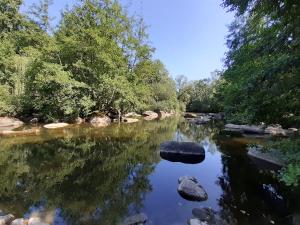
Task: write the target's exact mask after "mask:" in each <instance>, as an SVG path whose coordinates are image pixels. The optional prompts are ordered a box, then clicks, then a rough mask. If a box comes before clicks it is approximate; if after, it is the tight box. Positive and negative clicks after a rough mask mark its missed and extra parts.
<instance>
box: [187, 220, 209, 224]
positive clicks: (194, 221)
mask: <svg viewBox="0 0 300 225" xmlns="http://www.w3.org/2000/svg"><path fill="white" fill-rule="evenodd" d="M188 225H208V223H207V222H203V221H201V220H199V219H189V220H188Z"/></svg>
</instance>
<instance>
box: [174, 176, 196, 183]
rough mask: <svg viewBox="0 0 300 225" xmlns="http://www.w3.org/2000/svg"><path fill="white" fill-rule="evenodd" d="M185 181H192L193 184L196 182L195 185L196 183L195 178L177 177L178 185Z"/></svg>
mask: <svg viewBox="0 0 300 225" xmlns="http://www.w3.org/2000/svg"><path fill="white" fill-rule="evenodd" d="M185 179H187V180H191V181H194V182H196V183H197V182H198V181H197V178H196V177H192V176H182V177H179V178H178V184H180V183H181V182H182V181H183V180H185Z"/></svg>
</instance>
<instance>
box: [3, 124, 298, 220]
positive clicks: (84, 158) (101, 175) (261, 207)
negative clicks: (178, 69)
mask: <svg viewBox="0 0 300 225" xmlns="http://www.w3.org/2000/svg"><path fill="white" fill-rule="evenodd" d="M221 126H222V124H207V125H205V126H196V125H193V124H189V123H186V122H185V121H182V120H178V119H167V120H163V121H153V122H140V123H136V124H124V125H117V124H115V125H113V126H110V127H107V128H91V127H89V126H74V127H71V128H68V129H61V130H56V131H46V130H44V131H43V132H42V133H41V134H40V135H39V136H32V137H18V138H2V139H1V140H0V146H1V148H0V209H1V210H3V211H4V212H7V213H13V214H15V215H16V216H17V217H24V216H25V217H29V216H30V215H31V214H32V213H40V214H41V216H42V217H44V218H45V221H48V222H49V223H51V222H52V223H55V224H70V225H73V224H100V225H114V224H118V223H119V222H120V221H122V220H123V219H124V218H125V217H127V216H130V215H134V214H136V213H140V212H146V213H147V215H148V217H149V221H148V223H147V224H149V225H154V224H156V225H175V224H186V221H187V219H189V218H191V217H192V214H191V211H192V209H193V208H197V207H202V206H212V207H213V208H214V209H215V210H216V211H218V213H219V216H220V217H222V218H223V219H224V221H227V223H226V224H230V225H231V224H232V225H237V224H239V225H254V224H255V225H256V224H262V225H264V224H271V223H270V221H274V222H275V224H286V225H290V224H293V225H296V224H297V223H292V222H291V221H292V220H293V218H295V217H297V214H299V213H300V205H299V204H300V203H299V201H297V200H298V199H300V196H299V191H297V190H291V189H290V188H287V187H285V186H283V185H282V184H280V183H278V182H277V181H276V179H274V177H273V176H272V174H269V173H265V172H263V171H259V170H258V169H256V167H255V165H254V164H253V163H251V161H250V160H249V159H248V158H247V156H246V144H247V143H250V142H257V141H260V140H250V139H245V138H244V139H243V138H230V137H224V136H221V135H219V131H220V127H221ZM169 140H175V141H193V142H197V143H202V144H203V146H204V147H205V150H206V156H207V157H206V158H205V160H204V161H203V162H201V163H199V164H195V165H185V164H182V163H172V162H168V161H165V160H162V159H161V158H160V156H159V151H158V150H159V145H160V144H161V143H163V142H165V141H169ZM218 168H220V169H218ZM185 173H191V174H185ZM182 175H196V176H198V177H200V178H202V179H200V180H201V185H203V187H204V188H206V189H207V191H208V195H209V199H208V201H207V202H203V203H192V202H189V201H186V200H183V199H181V198H180V196H179V195H178V193H177V191H176V189H177V186H176V185H177V178H178V177H179V176H182ZM204 177H205V179H204ZM179 203H180V204H179ZM160 207H163V208H160ZM294 220H295V219H294Z"/></svg>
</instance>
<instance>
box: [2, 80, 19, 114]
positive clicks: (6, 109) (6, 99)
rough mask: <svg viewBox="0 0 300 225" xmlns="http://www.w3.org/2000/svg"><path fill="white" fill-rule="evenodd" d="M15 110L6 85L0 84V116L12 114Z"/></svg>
mask: <svg viewBox="0 0 300 225" xmlns="http://www.w3.org/2000/svg"><path fill="white" fill-rule="evenodd" d="M14 111H15V108H14V105H13V99H12V97H11V95H10V93H9V87H8V86H7V85H0V116H6V115H13V113H14Z"/></svg>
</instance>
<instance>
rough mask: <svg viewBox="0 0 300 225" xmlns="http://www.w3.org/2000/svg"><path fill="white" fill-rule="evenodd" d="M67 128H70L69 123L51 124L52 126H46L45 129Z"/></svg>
mask: <svg viewBox="0 0 300 225" xmlns="http://www.w3.org/2000/svg"><path fill="white" fill-rule="evenodd" d="M67 126H69V124H68V123H50V124H46V125H44V128H47V129H57V128H63V127H67Z"/></svg>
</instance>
